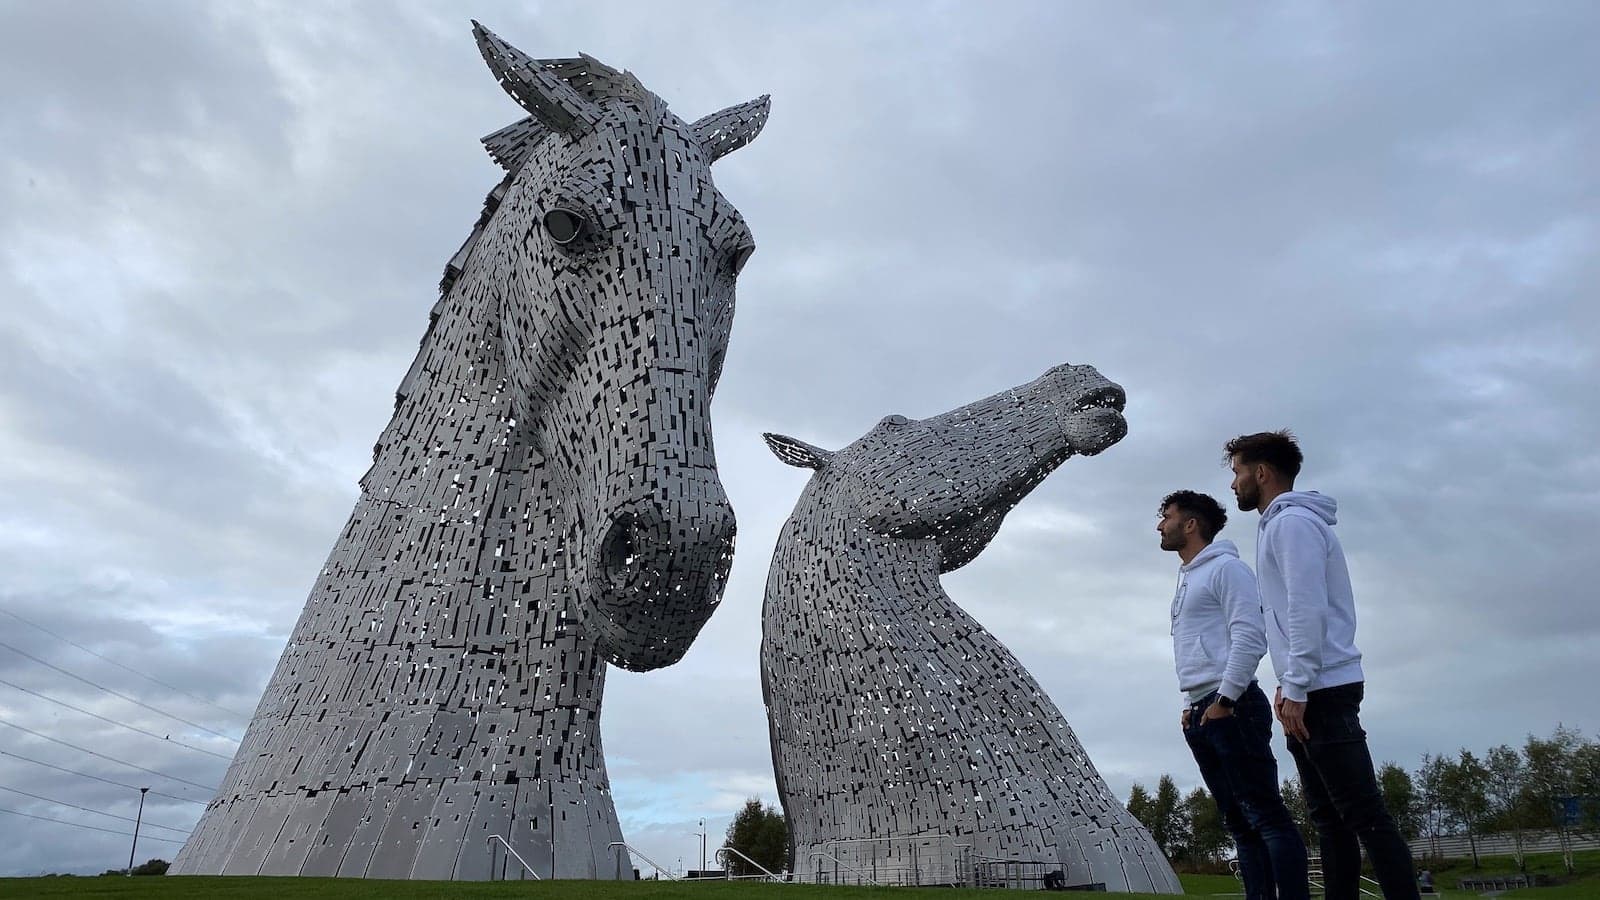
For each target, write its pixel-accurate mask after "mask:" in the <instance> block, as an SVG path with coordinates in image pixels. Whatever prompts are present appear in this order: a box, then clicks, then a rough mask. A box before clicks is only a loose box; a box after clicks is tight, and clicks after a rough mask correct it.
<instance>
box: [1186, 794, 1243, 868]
mask: <svg viewBox="0 0 1600 900" xmlns="http://www.w3.org/2000/svg"><path fill="white" fill-rule="evenodd" d="M1183 809H1184V815H1185V817H1186V818H1187V819H1188V820H1189V847H1188V849H1189V859H1190V860H1191V861H1192V862H1194V863H1195V864H1197V865H1199V864H1207V863H1216V862H1219V861H1220V860H1221V859H1222V855H1223V854H1224V853H1225V852H1227V850H1228V848H1229V847H1230V846H1232V845H1233V838H1232V837H1231V836H1230V835H1229V834H1228V830H1227V828H1226V827H1225V826H1224V825H1223V823H1222V813H1221V811H1220V810H1218V809H1217V804H1216V801H1215V800H1213V799H1212V797H1211V795H1210V794H1208V793H1206V789H1205V788H1202V787H1197V788H1195V789H1194V790H1193V791H1190V792H1189V796H1187V797H1185V798H1183Z"/></svg>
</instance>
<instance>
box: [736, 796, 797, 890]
mask: <svg viewBox="0 0 1600 900" xmlns="http://www.w3.org/2000/svg"><path fill="white" fill-rule="evenodd" d="M724 843H725V844H726V845H727V846H729V847H732V848H733V849H735V850H737V851H739V853H743V854H744V855H745V856H748V857H750V858H751V859H753V860H755V861H756V862H757V863H758V864H760V865H761V866H762V867H764V868H765V869H766V870H767V871H769V872H773V873H778V872H783V871H785V870H787V869H788V862H789V823H788V822H787V821H785V820H784V818H783V813H781V812H779V811H778V810H777V808H775V807H772V806H763V805H762V804H761V801H760V800H758V799H756V798H755V797H751V798H750V799H749V800H746V801H745V803H744V808H743V809H741V810H739V813H738V815H736V816H734V817H733V821H732V822H731V823H729V825H728V833H727V836H726V838H725V840H724ZM725 859H726V860H727V863H726V864H727V866H728V871H729V873H730V874H733V875H759V874H761V873H760V870H758V869H756V868H755V867H754V866H752V865H750V864H749V863H748V862H746V861H745V860H743V859H740V858H739V855H738V854H737V853H729V854H725Z"/></svg>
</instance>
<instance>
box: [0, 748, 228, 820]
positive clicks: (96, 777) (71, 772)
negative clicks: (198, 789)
mask: <svg viewBox="0 0 1600 900" xmlns="http://www.w3.org/2000/svg"><path fill="white" fill-rule="evenodd" d="M0 756H9V757H11V758H12V759H20V760H22V761H23V762H29V763H33V764H34V765H36V766H44V767H45V768H46V769H55V770H56V771H57V772H65V773H67V774H68V775H76V776H78V777H79V778H92V779H94V780H95V781H103V782H105V783H106V784H114V785H116V786H117V787H121V788H127V789H128V790H130V791H137V790H139V787H138V785H132V784H124V783H122V782H120V781H113V780H111V779H110V778H102V777H100V776H99V775H90V774H89V773H88V772H79V771H76V770H74V769H68V768H64V767H62V766H58V765H56V764H54V763H47V762H45V761H43V760H39V759H31V758H29V757H26V756H22V755H21V754H18V753H12V752H11V751H10V750H0ZM150 793H152V794H155V795H156V796H157V797H165V798H167V799H168V800H178V801H181V802H183V803H195V804H198V805H200V806H205V805H206V802H205V801H204V800H195V799H194V798H192V797H179V796H178V795H177V794H165V793H162V792H161V791H158V790H156V789H155V788H150Z"/></svg>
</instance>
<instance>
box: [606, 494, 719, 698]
mask: <svg viewBox="0 0 1600 900" xmlns="http://www.w3.org/2000/svg"><path fill="white" fill-rule="evenodd" d="M702 487H703V488H704V490H702V491H698V492H690V496H687V497H684V498H683V499H679V500H669V501H665V502H661V501H646V502H642V503H635V504H632V505H630V506H628V507H625V508H622V509H620V510H617V511H616V512H615V513H614V514H613V515H612V517H611V520H610V522H609V524H608V525H607V526H606V527H605V529H604V530H597V534H598V535H599V537H598V540H596V541H595V543H593V544H592V545H591V547H590V554H589V564H588V572H587V575H588V578H587V579H586V580H587V582H588V587H589V590H587V591H585V592H583V593H584V596H583V597H582V606H583V615H584V628H585V631H586V632H587V633H588V634H589V635H590V636H591V637H592V638H594V639H595V641H596V643H597V646H598V649H599V651H600V653H601V655H602V656H604V657H605V658H606V660H607V661H609V662H611V663H613V664H615V665H618V666H621V667H623V668H625V669H632V670H634V671H645V670H649V669H658V668H661V667H662V666H668V665H671V664H672V663H675V662H677V661H678V660H679V659H681V658H683V655H684V654H685V653H687V652H688V650H689V646H690V645H691V644H693V643H694V639H695V637H696V636H697V635H698V634H699V633H700V629H701V627H702V626H704V625H705V623H706V620H707V619H709V618H710V617H711V613H712V612H713V611H715V610H716V607H717V604H718V603H719V602H720V601H721V599H722V591H723V588H724V587H725V586H726V584H727V580H728V570H729V568H730V567H731V566H732V564H733V540H734V531H735V525H734V516H733V507H732V506H731V505H730V504H729V503H728V500H727V496H726V495H725V494H723V492H722V486H721V484H720V483H718V482H717V481H715V479H712V480H710V481H708V482H706V483H705V484H704V485H702ZM696 495H698V496H696Z"/></svg>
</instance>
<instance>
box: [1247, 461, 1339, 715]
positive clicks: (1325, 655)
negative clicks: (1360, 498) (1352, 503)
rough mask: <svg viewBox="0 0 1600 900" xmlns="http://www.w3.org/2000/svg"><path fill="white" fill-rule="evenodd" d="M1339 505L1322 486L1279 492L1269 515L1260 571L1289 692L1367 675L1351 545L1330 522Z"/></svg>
mask: <svg viewBox="0 0 1600 900" xmlns="http://www.w3.org/2000/svg"><path fill="white" fill-rule="evenodd" d="M1338 508H1339V505H1338V504H1337V503H1335V502H1334V500H1333V498H1332V497H1328V496H1325V495H1323V494H1319V493H1317V492H1315V491H1287V492H1285V493H1282V494H1279V495H1278V497H1277V498H1276V499H1275V500H1273V501H1272V503H1271V505H1269V506H1268V507H1267V511H1266V512H1265V513H1263V514H1262V516H1261V525H1260V531H1259V533H1258V535H1257V537H1256V572H1257V573H1258V574H1259V575H1260V577H1261V600H1262V603H1263V604H1264V605H1265V607H1266V618H1267V646H1268V648H1269V649H1270V650H1271V651H1272V670H1273V671H1274V672H1275V673H1277V676H1278V686H1279V687H1280V688H1282V689H1283V696H1284V697H1286V698H1288V699H1290V700H1294V701H1296V702H1301V703H1303V702H1305V699H1306V692H1307V691H1315V690H1320V689H1322V688H1329V687H1337V686H1339V685H1341V684H1350V683H1352V682H1356V681H1361V680H1363V676H1362V674H1361V651H1360V650H1357V649H1356V600H1355V593H1354V591H1353V590H1352V589H1351V587H1350V569H1349V567H1348V566H1346V565H1345V560H1344V548H1343V547H1341V546H1340V545H1339V538H1338V537H1337V536H1336V535H1335V534H1334V533H1333V529H1332V528H1331V527H1330V526H1332V525H1333V524H1334V523H1335V522H1337V521H1338V516H1337V515H1336V513H1337V511H1338Z"/></svg>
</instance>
